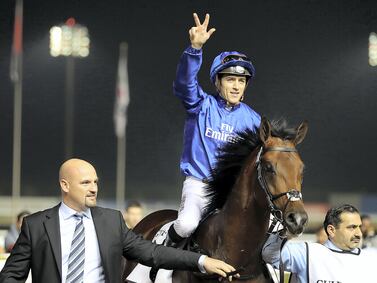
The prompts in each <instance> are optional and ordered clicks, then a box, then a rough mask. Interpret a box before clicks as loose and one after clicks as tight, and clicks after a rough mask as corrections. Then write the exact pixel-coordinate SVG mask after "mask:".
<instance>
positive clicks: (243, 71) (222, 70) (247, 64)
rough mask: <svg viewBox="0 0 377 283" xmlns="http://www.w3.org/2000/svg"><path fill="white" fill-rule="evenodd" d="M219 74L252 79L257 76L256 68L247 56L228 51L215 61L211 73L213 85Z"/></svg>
mask: <svg viewBox="0 0 377 283" xmlns="http://www.w3.org/2000/svg"><path fill="white" fill-rule="evenodd" d="M217 74H235V75H243V76H246V77H250V78H252V77H254V75H255V68H254V66H253V64H252V63H251V61H250V59H249V58H247V56H246V55H245V54H242V53H239V52H237V51H226V52H222V53H220V55H218V56H216V58H215V59H214V60H213V63H212V66H211V70H210V73H209V76H210V78H211V81H212V83H215V82H216V76H217Z"/></svg>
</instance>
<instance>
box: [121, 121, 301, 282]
mask: <svg viewBox="0 0 377 283" xmlns="http://www.w3.org/2000/svg"><path fill="white" fill-rule="evenodd" d="M307 129H308V126H307V123H306V122H303V123H302V124H301V125H300V126H298V127H297V128H288V126H287V123H286V121H285V120H279V121H272V122H271V123H270V122H269V121H268V120H267V119H266V118H262V120H261V124H260V128H259V130H257V129H254V130H253V131H252V130H247V131H245V132H243V133H238V138H237V139H236V141H235V142H233V143H229V144H227V145H226V146H225V147H224V148H223V149H222V153H221V155H220V156H219V159H218V162H217V166H216V169H215V170H214V172H213V175H212V178H211V181H209V185H208V196H209V199H210V200H209V203H208V206H207V208H206V215H205V216H204V221H202V222H201V223H200V225H199V227H198V228H197V230H196V232H195V233H194V234H193V236H192V240H193V241H194V242H196V243H197V244H198V245H199V246H200V247H201V248H203V249H204V250H205V252H206V254H208V255H209V256H211V257H214V258H218V259H221V260H223V261H225V262H227V263H229V264H231V265H232V266H234V267H235V268H236V269H237V270H241V271H240V272H239V274H240V276H241V277H240V278H238V279H237V278H234V277H233V281H236V282H238V280H242V282H250V283H251V282H253V283H262V282H272V280H271V278H270V275H269V274H268V272H267V270H266V266H265V264H264V263H263V260H262V257H261V250H262V247H263V244H264V242H265V240H266V237H267V232H268V228H269V223H270V215H272V216H273V217H274V218H275V219H277V220H278V221H279V222H280V223H281V224H282V225H283V227H284V229H285V230H286V231H287V233H290V234H291V235H296V236H297V235H299V234H301V233H302V232H303V229H304V226H305V224H306V222H307V219H308V216H307V213H306V212H305V210H304V204H303V200H302V195H301V187H302V180H303V170H304V164H303V162H302V160H301V158H300V156H299V154H298V152H297V149H296V145H298V144H299V143H301V142H302V141H303V140H304V138H305V135H306V133H307ZM214 211H215V212H214ZM176 217H177V213H176V211H171V210H162V211H158V212H155V213H152V214H151V215H150V216H147V217H146V218H144V219H143V220H142V221H141V222H140V223H139V224H138V225H137V226H136V227H135V228H134V231H135V232H136V233H141V234H143V235H144V237H145V238H147V239H152V238H153V235H154V234H155V233H156V232H157V231H158V229H159V228H160V227H161V226H162V225H164V224H165V223H167V222H170V221H173V220H175V218H176ZM134 266H135V264H132V263H131V264H130V262H128V263H127V267H126V270H125V274H124V275H125V276H126V275H128V274H129V273H130V272H131V271H132V269H133V268H134ZM125 276H124V278H125ZM173 282H174V283H177V282H218V278H213V277H210V276H208V277H205V276H197V275H196V274H194V273H192V272H187V271H174V273H173Z"/></svg>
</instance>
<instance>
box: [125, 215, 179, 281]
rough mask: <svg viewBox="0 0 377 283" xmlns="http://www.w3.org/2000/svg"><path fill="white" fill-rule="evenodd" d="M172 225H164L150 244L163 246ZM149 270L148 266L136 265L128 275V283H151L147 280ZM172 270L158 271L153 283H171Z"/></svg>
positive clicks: (170, 223)
mask: <svg viewBox="0 0 377 283" xmlns="http://www.w3.org/2000/svg"><path fill="white" fill-rule="evenodd" d="M172 224H173V221H172V222H169V223H166V224H165V225H164V226H162V227H161V229H160V230H159V231H158V232H157V233H156V235H155V236H154V238H153V240H152V242H153V243H156V244H159V245H161V244H163V242H164V241H165V239H166V235H167V233H168V230H169V228H170V226H171V225H172ZM150 270H151V268H150V267H149V266H145V265H142V264H140V263H138V264H137V265H136V267H135V268H134V270H132V272H131V273H130V275H128V277H127V279H126V280H128V281H129V282H137V283H152V281H151V280H150V279H149V271H150ZM172 275H173V271H172V270H166V269H159V271H158V273H157V276H156V280H155V283H172Z"/></svg>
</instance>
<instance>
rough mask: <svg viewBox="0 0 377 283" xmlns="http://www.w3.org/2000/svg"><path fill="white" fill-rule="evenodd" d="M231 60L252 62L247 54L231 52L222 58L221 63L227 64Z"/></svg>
mask: <svg viewBox="0 0 377 283" xmlns="http://www.w3.org/2000/svg"><path fill="white" fill-rule="evenodd" d="M230 61H246V62H250V63H251V60H250V59H249V58H247V57H246V56H245V55H241V54H240V55H236V54H231V55H228V56H225V57H224V58H223V59H222V60H221V63H222V64H226V63H228V62H230Z"/></svg>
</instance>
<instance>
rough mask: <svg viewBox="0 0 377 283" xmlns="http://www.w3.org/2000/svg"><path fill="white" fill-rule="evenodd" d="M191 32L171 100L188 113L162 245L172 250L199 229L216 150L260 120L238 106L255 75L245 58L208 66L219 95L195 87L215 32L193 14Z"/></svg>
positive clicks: (227, 56) (224, 58) (233, 56)
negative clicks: (176, 191) (177, 198)
mask: <svg viewBox="0 0 377 283" xmlns="http://www.w3.org/2000/svg"><path fill="white" fill-rule="evenodd" d="M193 16H194V21H195V26H194V27H192V28H191V29H190V31H189V34H190V41H191V46H189V47H188V48H187V49H186V50H185V51H184V52H183V54H182V56H181V58H180V61H179V64H178V68H177V73H176V78H175V81H174V86H173V87H174V94H175V95H176V96H177V97H178V98H179V99H181V100H182V102H183V105H184V107H185V109H186V113H187V116H186V122H185V128H184V149H183V154H182V158H181V163H180V168H181V172H182V174H183V175H185V176H186V179H185V181H184V183H183V189H182V200H181V204H180V208H179V212H178V218H177V219H176V221H175V222H174V224H173V225H172V226H171V227H170V229H169V232H168V237H167V240H166V241H165V244H166V245H172V246H174V245H175V244H176V243H179V242H180V241H181V240H182V239H183V238H186V237H188V236H190V235H191V234H192V233H193V232H194V231H195V229H196V227H197V226H198V224H199V222H200V220H201V218H202V216H203V213H204V211H203V210H204V207H205V206H206V204H207V198H206V190H205V187H206V183H207V180H208V178H210V175H211V171H212V169H213V168H214V165H215V162H216V157H217V155H218V153H219V148H220V146H222V145H223V144H224V143H226V142H232V141H234V139H235V138H236V132H239V131H242V130H245V129H246V128H249V129H255V128H258V127H259V124H260V116H259V114H258V113H257V112H255V111H254V110H253V109H251V108H250V107H249V106H247V105H246V104H244V103H242V102H241V101H242V100H243V98H244V93H245V89H246V87H247V86H248V84H249V83H250V82H251V81H252V78H253V77H254V74H255V69H254V66H253V64H252V63H251V61H250V60H249V59H248V58H247V56H246V55H244V54H242V53H239V52H236V51H231V52H223V53H221V54H220V55H218V56H217V57H216V58H215V59H214V61H213V64H212V66H211V70H210V79H211V81H212V83H213V84H214V85H215V87H216V90H217V93H216V94H214V95H209V94H207V93H206V92H204V91H203V89H202V88H201V87H200V86H199V84H198V79H197V75H198V72H199V70H200V66H201V63H202V47H203V45H204V44H205V43H206V41H207V40H208V39H209V38H210V36H211V35H212V34H213V33H214V32H215V29H214V28H211V29H210V30H209V31H207V27H208V23H209V15H208V14H206V17H205V20H204V22H203V23H202V24H201V23H200V20H199V18H198V16H197V14H196V13H194V15H193Z"/></svg>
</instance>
